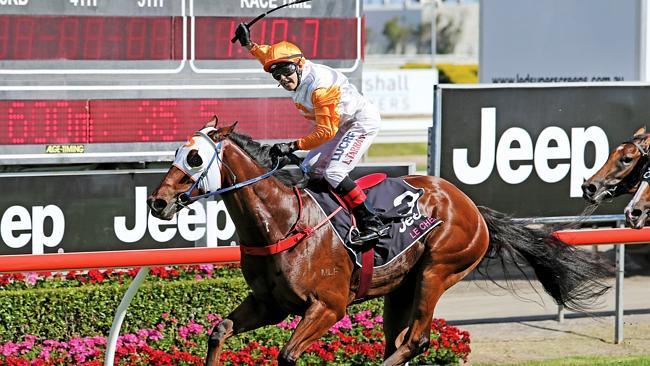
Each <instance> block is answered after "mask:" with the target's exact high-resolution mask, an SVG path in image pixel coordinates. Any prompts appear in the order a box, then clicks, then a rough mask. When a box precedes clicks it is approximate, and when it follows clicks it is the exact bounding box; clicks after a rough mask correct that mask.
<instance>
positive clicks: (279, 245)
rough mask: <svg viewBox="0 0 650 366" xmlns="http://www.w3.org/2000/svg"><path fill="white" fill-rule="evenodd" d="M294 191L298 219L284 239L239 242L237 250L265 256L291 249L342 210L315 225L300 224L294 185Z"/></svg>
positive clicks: (299, 201)
mask: <svg viewBox="0 0 650 366" xmlns="http://www.w3.org/2000/svg"><path fill="white" fill-rule="evenodd" d="M293 189H294V192H295V193H296V196H298V206H299V207H298V219H297V220H296V222H295V223H294V224H293V226H292V227H291V229H289V232H288V233H287V235H286V236H285V237H284V239H282V240H280V241H278V242H276V243H273V244H270V245H266V246H263V247H254V246H249V245H245V244H244V243H240V245H239V250H240V251H241V253H242V254H248V255H256V256H265V255H273V254H277V253H280V252H283V251H285V250H288V249H291V248H293V247H294V246H296V245H297V244H298V243H300V242H301V241H303V240H305V239H307V238H309V237H311V236H312V235H314V233H315V232H316V230H318V229H320V228H321V227H322V226H323V225H325V224H326V223H327V222H329V221H330V220H331V219H332V217H334V216H335V215H336V214H337V213H338V212H339V211H341V210H342V208H341V207H339V208H338V209H336V210H334V212H332V213H331V214H330V215H329V216H327V217H326V218H325V219H324V220H323V221H321V222H319V223H318V225H316V226H315V227H309V226H302V225H300V220H301V219H302V197H301V196H300V191H299V190H298V188H296V187H294V188H293Z"/></svg>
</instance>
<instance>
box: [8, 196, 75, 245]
mask: <svg viewBox="0 0 650 366" xmlns="http://www.w3.org/2000/svg"><path fill="white" fill-rule="evenodd" d="M48 218H49V219H51V220H52V233H50V235H47V234H46V233H45V230H44V224H45V220H47V219H48ZM28 230H31V233H26V232H23V233H20V234H16V233H15V232H16V231H28ZM64 233H65V216H64V215H63V211H61V209H60V208H59V207H57V206H55V205H47V206H45V207H43V206H35V207H32V213H31V215H30V213H29V211H28V210H27V209H26V208H25V207H23V206H11V207H9V208H8V209H7V210H6V211H5V212H4V214H3V215H2V220H1V221H0V236H1V237H2V241H3V242H4V243H5V244H7V246H8V247H10V248H13V249H18V248H21V247H23V246H25V245H27V243H29V241H30V240H31V241H32V254H43V253H45V251H44V247H50V248H53V247H56V246H57V245H59V244H60V243H61V240H62V239H63V234H64Z"/></svg>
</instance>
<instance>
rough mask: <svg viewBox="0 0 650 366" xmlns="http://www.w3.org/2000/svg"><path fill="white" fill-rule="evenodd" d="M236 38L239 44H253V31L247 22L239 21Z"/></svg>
mask: <svg viewBox="0 0 650 366" xmlns="http://www.w3.org/2000/svg"><path fill="white" fill-rule="evenodd" d="M235 38H237V40H238V41H239V44H241V45H242V46H244V47H246V46H248V45H249V44H251V31H250V29H248V25H246V23H239V25H238V26H237V29H235Z"/></svg>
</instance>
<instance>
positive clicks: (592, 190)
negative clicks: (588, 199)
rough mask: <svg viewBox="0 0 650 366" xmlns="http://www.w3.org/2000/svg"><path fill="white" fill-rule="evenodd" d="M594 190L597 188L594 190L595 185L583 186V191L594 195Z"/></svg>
mask: <svg viewBox="0 0 650 366" xmlns="http://www.w3.org/2000/svg"><path fill="white" fill-rule="evenodd" d="M596 190H597V188H596V185H595V184H588V185H586V186H585V191H587V192H589V193H595V192H596Z"/></svg>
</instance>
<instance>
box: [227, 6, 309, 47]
mask: <svg viewBox="0 0 650 366" xmlns="http://www.w3.org/2000/svg"><path fill="white" fill-rule="evenodd" d="M307 1H311V0H296V1H293V2H290V3H286V4H282V5H280V6H277V7H275V8H273V9H271V10H269V11H267V12H266V13H263V14H260V15H258V16H256V17H255V18H254V19H253V20H251V21H250V22H248V23H244V24H245V25H246V27H248V28H249V29H250V27H252V26H253V24H255V23H257V21H258V20H260V19H262V18H264V17H265V16H267V15H268V14H271V13H273V12H274V11H276V10H280V9H282V8H284V7H286V6H290V5H296V4H300V3H306V2H307ZM235 42H237V36H235V37H233V39H231V40H230V43H235Z"/></svg>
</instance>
